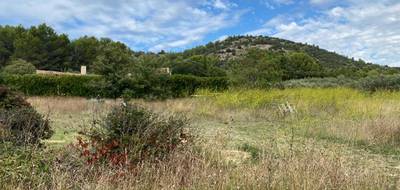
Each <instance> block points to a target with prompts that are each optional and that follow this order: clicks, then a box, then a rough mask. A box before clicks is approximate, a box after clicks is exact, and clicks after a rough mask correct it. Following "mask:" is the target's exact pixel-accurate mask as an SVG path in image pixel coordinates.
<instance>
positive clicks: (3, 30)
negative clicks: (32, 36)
mask: <svg viewBox="0 0 400 190" xmlns="http://www.w3.org/2000/svg"><path fill="white" fill-rule="evenodd" d="M23 32H25V29H24V28H23V27H22V26H17V27H12V26H4V27H2V26H0V68H1V67H3V66H5V65H6V63H7V62H8V61H9V60H10V57H11V56H12V55H13V53H14V50H15V47H14V42H15V40H16V39H17V38H19V36H21V34H22V33H23Z"/></svg>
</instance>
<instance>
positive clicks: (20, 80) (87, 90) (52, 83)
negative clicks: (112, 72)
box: [2, 74, 102, 97]
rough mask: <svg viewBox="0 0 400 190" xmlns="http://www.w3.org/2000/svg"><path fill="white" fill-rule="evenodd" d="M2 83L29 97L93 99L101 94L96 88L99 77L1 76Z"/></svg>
mask: <svg viewBox="0 0 400 190" xmlns="http://www.w3.org/2000/svg"><path fill="white" fill-rule="evenodd" d="M2 78H3V83H4V84H6V85H7V86H9V87H10V88H11V89H13V90H17V91H21V92H23V93H24V94H25V95H29V96H82V97H95V96H98V95H99V94H101V93H102V92H101V91H99V89H98V88H97V86H93V85H90V84H92V83H93V82H94V81H100V80H101V77H100V76H74V75H36V74H34V75H3V77H2Z"/></svg>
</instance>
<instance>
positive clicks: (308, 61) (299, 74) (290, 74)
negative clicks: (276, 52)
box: [280, 52, 321, 80]
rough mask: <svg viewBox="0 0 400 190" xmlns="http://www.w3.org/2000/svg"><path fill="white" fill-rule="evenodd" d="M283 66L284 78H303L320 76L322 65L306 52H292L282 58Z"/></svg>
mask: <svg viewBox="0 0 400 190" xmlns="http://www.w3.org/2000/svg"><path fill="white" fill-rule="evenodd" d="M280 65H281V68H282V70H283V72H284V75H283V79H284V80H288V79H301V78H306V77H315V76H319V75H320V73H321V66H320V65H319V64H318V63H317V61H316V60H315V59H314V58H312V57H311V56H309V55H307V54H306V53H302V52H291V53H288V54H286V55H285V56H284V57H282V59H281V64H280Z"/></svg>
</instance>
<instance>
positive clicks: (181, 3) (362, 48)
mask: <svg viewBox="0 0 400 190" xmlns="http://www.w3.org/2000/svg"><path fill="white" fill-rule="evenodd" d="M41 23H46V24H48V25H50V26H52V27H53V28H55V30H56V31H57V32H59V33H66V34H67V35H68V36H69V37H70V38H72V39H76V38H79V37H81V36H84V35H89V36H96V37H108V38H111V39H113V40H116V41H121V42H124V43H125V44H127V45H128V46H129V47H131V49H133V50H135V51H153V52H158V51H160V50H165V51H173V52H176V51H182V50H184V49H188V48H191V47H195V46H198V45H204V44H206V43H208V42H210V41H216V40H223V39H224V38H226V37H227V36H230V35H266V36H273V37H279V38H284V39H288V40H293V41H296V42H302V43H308V44H314V45H318V46H319V47H321V48H324V49H327V50H330V51H334V52H337V53H340V54H342V55H345V56H348V57H354V58H356V59H358V58H360V59H363V60H365V61H368V62H372V63H377V64H381V65H389V66H400V0H340V1H335V0H241V1H240V0H1V1H0V25H20V24H21V25H23V26H25V27H29V26H32V25H38V24H41Z"/></svg>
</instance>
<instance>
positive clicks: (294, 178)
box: [8, 88, 400, 189]
mask: <svg viewBox="0 0 400 190" xmlns="http://www.w3.org/2000/svg"><path fill="white" fill-rule="evenodd" d="M29 102H30V103H32V105H34V107H35V108H37V110H39V111H40V112H41V113H43V114H46V115H49V117H50V119H51V123H52V126H53V128H54V130H55V131H56V133H55V135H54V136H53V137H52V138H51V139H50V140H47V141H46V144H47V149H49V150H48V151H50V152H56V153H57V154H58V155H62V156H61V157H62V158H65V157H67V158H68V151H66V148H65V147H68V144H70V143H74V142H75V141H76V137H77V136H78V133H79V131H81V130H84V129H85V128H87V127H89V126H90V122H91V121H92V120H93V118H97V117H100V116H101V115H104V114H106V113H107V111H108V110H109V108H110V107H111V106H112V105H114V104H119V103H120V102H119V101H118V100H105V101H101V102H99V101H92V100H87V99H83V98H64V97H31V98H29ZM134 102H136V103H138V104H141V105H143V106H145V107H147V108H149V109H152V110H154V111H156V112H159V113H161V114H175V115H185V116H186V117H188V118H189V120H190V123H191V125H190V128H189V129H188V130H189V131H190V132H191V133H192V134H194V135H195V136H196V142H195V144H196V146H195V147H196V148H193V149H191V150H188V151H187V152H184V153H177V154H176V155H174V156H173V157H172V158H171V159H170V160H168V161H166V162H163V163H158V164H154V163H144V164H143V165H141V166H140V167H138V169H137V173H135V174H127V175H124V177H121V178H118V179H115V173H113V172H111V171H107V170H106V169H105V171H104V172H100V173H93V172H92V171H90V170H89V169H88V168H86V169H76V170H72V171H69V170H65V169H60V168H63V167H61V166H60V167H58V169H57V168H53V169H52V170H51V171H52V175H51V177H50V178H51V179H50V181H51V182H50V184H51V185H50V186H51V188H52V189H67V188H68V189H70V188H73V189H114V188H119V189H132V188H134V189H400V117H399V116H400V93H399V92H377V93H374V94H368V93H364V92H360V91H356V90H352V89H347V88H334V89H306V88H305V89H287V90H270V91H266V90H243V91H238V90H231V91H227V92H224V93H219V94H213V93H211V92H208V91H200V92H198V93H197V95H196V96H195V97H192V98H186V99H175V100H165V101H143V100H134ZM70 156H71V155H69V157H70ZM65 160H66V159H65ZM60 165H62V164H60ZM64 167H66V166H64ZM8 187H9V188H10V187H13V188H24V187H23V184H12V185H10V186H8Z"/></svg>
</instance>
